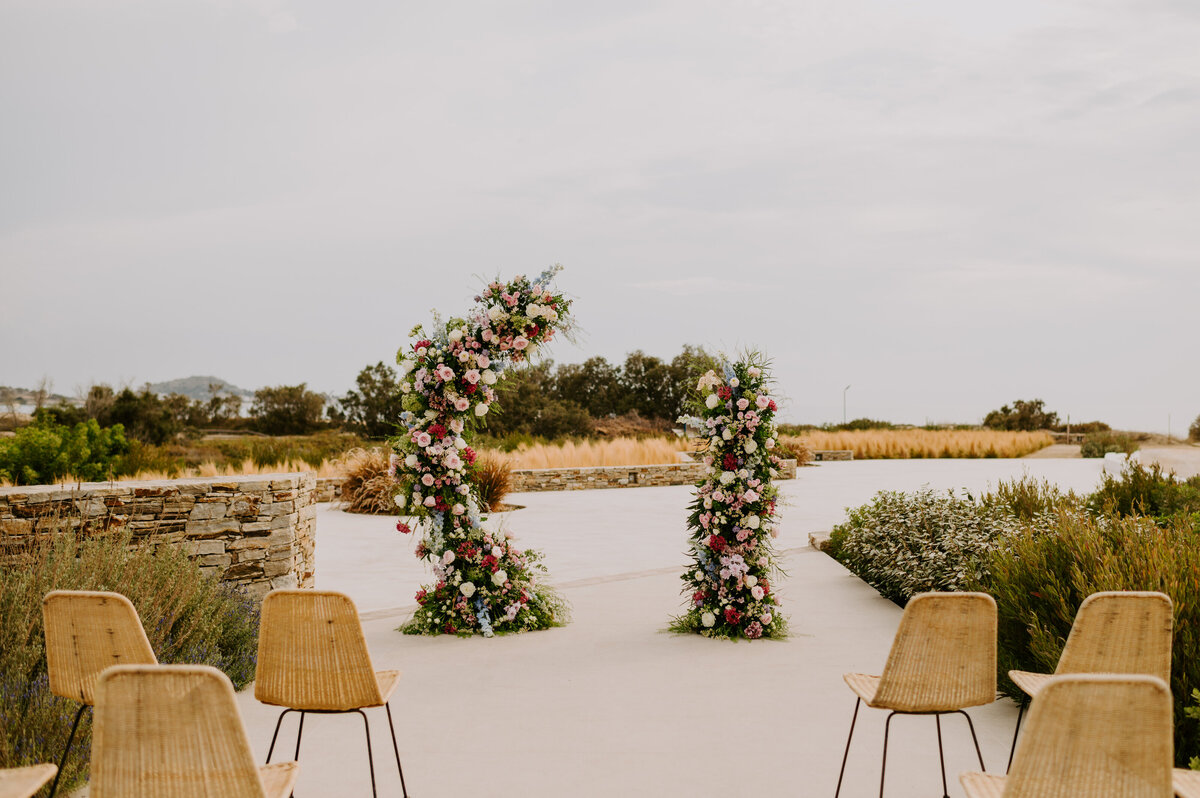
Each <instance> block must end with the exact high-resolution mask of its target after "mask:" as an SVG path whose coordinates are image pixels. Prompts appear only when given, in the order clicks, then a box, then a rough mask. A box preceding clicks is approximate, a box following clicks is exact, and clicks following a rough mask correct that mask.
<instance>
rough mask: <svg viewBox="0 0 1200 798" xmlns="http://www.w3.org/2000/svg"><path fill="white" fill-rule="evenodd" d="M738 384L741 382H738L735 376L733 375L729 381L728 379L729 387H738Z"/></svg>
mask: <svg viewBox="0 0 1200 798" xmlns="http://www.w3.org/2000/svg"><path fill="white" fill-rule="evenodd" d="M739 385H741V383H740V382H738V378H737V377H734V378H733V379H732V380H730V381H729V387H730V388H736V387H738V386H739Z"/></svg>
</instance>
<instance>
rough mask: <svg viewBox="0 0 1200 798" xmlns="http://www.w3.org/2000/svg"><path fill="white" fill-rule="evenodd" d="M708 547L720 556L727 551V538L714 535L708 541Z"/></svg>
mask: <svg viewBox="0 0 1200 798" xmlns="http://www.w3.org/2000/svg"><path fill="white" fill-rule="evenodd" d="M708 547H709V548H710V549H712V550H713V551H715V552H716V553H717V554H720V553H721V552H723V551H725V538H723V537H721V536H720V535H712V536H711V537H709V539H708Z"/></svg>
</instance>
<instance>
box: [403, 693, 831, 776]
mask: <svg viewBox="0 0 1200 798" xmlns="http://www.w3.org/2000/svg"><path fill="white" fill-rule="evenodd" d="M383 706H384V707H385V708H386V709H387V716H388V728H389V729H391V730H392V751H393V752H395V754H396V770H398V771H400V791H401V792H403V793H404V798H408V787H405V786H404V768H403V767H401V766H400V746H398V745H397V744H396V724H395V723H393V722H392V704H391V702H388V703H386V704H384V705H383ZM843 767H845V765H844V764H843Z"/></svg>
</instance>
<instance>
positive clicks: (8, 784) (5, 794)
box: [0, 765, 58, 798]
mask: <svg viewBox="0 0 1200 798" xmlns="http://www.w3.org/2000/svg"><path fill="white" fill-rule="evenodd" d="M56 773H58V768H56V767H55V766H54V765H29V766H27V767H23V768H5V769H3V770H0V798H33V796H34V795H36V794H37V791H38V790H40V789H42V788H43V787H45V786H46V784H48V783H49V781H50V779H52V778H54V774H56Z"/></svg>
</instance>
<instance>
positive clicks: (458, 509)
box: [451, 504, 467, 515]
mask: <svg viewBox="0 0 1200 798" xmlns="http://www.w3.org/2000/svg"><path fill="white" fill-rule="evenodd" d="M466 511H467V508H466V507H463V506H462V505H461V504H456V505H454V508H453V509H452V510H451V512H453V513H454V514H455V515H462V514H463V513H465V512H466Z"/></svg>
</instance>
